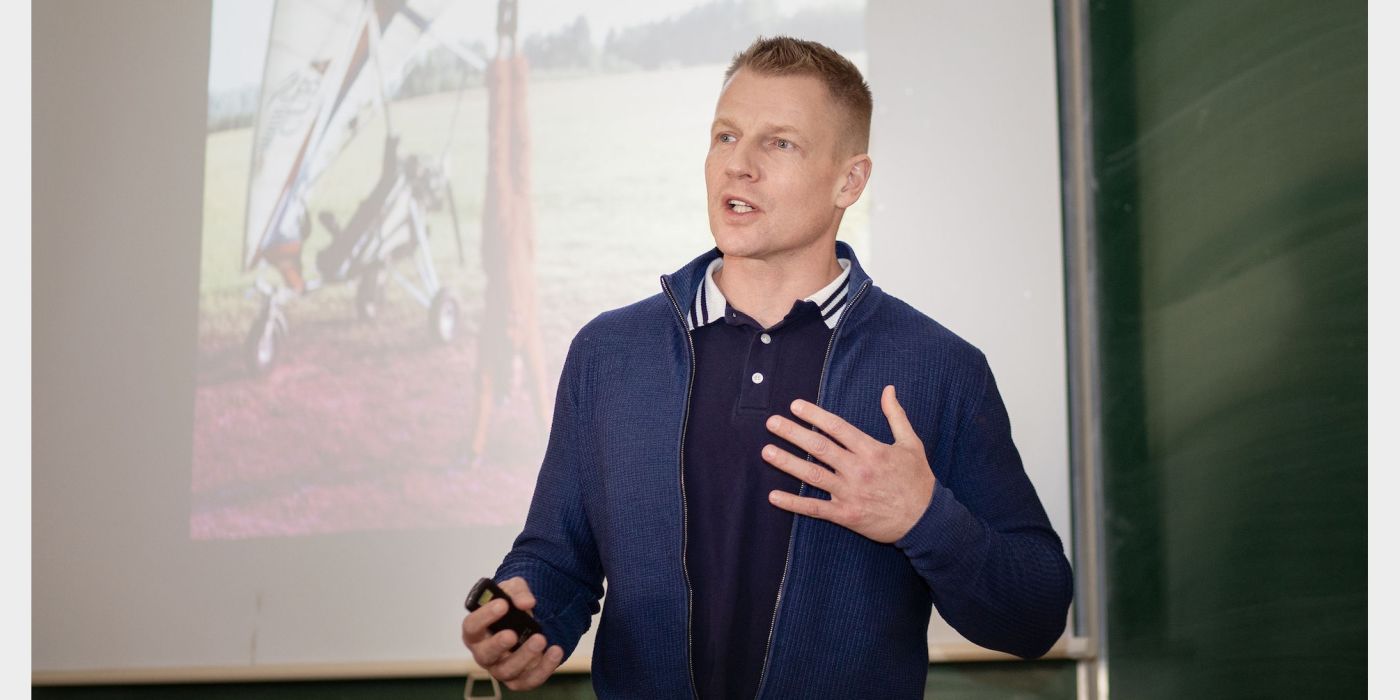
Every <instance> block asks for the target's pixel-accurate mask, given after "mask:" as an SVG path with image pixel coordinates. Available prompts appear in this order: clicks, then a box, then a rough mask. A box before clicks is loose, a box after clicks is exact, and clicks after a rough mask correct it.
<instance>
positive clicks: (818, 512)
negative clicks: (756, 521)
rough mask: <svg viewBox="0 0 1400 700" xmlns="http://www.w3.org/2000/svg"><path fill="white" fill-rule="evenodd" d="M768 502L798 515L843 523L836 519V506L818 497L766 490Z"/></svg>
mask: <svg viewBox="0 0 1400 700" xmlns="http://www.w3.org/2000/svg"><path fill="white" fill-rule="evenodd" d="M768 502H769V503H772V504H773V505H775V506H777V507H779V508H782V509H783V510H786V511H791V512H793V513H796V514H798V515H806V516H810V517H813V518H821V519H822V520H830V521H831V522H833V523H836V524H838V525H841V524H843V523H841V522H840V521H839V520H837V510H836V507H835V506H834V505H832V503H831V501H824V500H822V499H820V498H806V497H803V496H794V495H792V494H790V493H788V492H786V491H770V492H768Z"/></svg>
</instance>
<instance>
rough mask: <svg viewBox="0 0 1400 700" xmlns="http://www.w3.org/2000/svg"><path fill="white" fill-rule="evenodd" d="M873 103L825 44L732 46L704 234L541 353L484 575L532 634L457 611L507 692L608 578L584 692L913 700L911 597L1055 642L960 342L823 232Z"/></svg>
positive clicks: (585, 613)
mask: <svg viewBox="0 0 1400 700" xmlns="http://www.w3.org/2000/svg"><path fill="white" fill-rule="evenodd" d="M870 114H871V98H870V92H869V88H868V87H867V86H866V85H865V83H864V80H863V79H862V78H861V76H860V73H859V72H858V71H857V70H856V68H855V67H854V66H853V65H851V64H850V62H849V61H847V60H845V59H844V58H842V57H841V56H840V55H839V54H836V53H835V52H833V51H831V50H830V49H827V48H826V47H824V46H821V45H819V44H815V43H811V42H805V41H797V40H793V39H788V38H775V39H766V40H765V39H760V40H759V41H757V42H755V43H754V44H753V45H752V46H750V47H749V48H748V49H747V50H745V51H744V52H743V53H741V54H739V55H738V56H737V57H736V58H735V60H734V62H733V64H732V65H731V66H730V68H729V71H728V72H727V73H726V75H725V83H724V87H723V90H722V92H721V94H720V98H719V102H718V105H717V106H716V109H715V119H714V123H713V127H712V130H711V134H710V136H711V139H710V150H709V155H708V157H707V158H706V161H705V180H706V191H707V194H708V209H709V217H710V229H711V232H712V233H713V234H714V237H715V243H716V249H715V250H712V251H711V252H709V253H707V254H705V255H702V256H701V257H699V258H697V259H696V260H695V261H693V262H691V263H690V264H689V265H687V266H685V267H684V268H682V269H680V270H679V271H677V272H675V273H674V274H671V275H666V276H663V277H662V278H661V285H662V293H661V294H658V295H656V296H653V297H651V298H649V299H645V300H643V301H641V302H638V303H636V304H633V305H631V306H628V307H624V308H622V309H617V310H615V311H610V312H608V313H605V314H602V315H601V316H599V317H598V318H596V319H595V320H593V321H592V322H590V323H589V324H588V325H587V326H585V327H584V328H583V329H582V330H581V331H580V332H579V334H578V335H577V336H576V337H575V338H574V341H573V343H572V345H571V346H570V348H569V353H568V356H567V358H566V360H565V363H564V372H563V377H562V379H561V380H560V384H559V392H558V398H557V400H556V405H555V414H554V415H555V417H554V424H553V429H552V432H551V435H550V442H549V448H548V450H547V452H546V455H545V459H544V463H543V465H542V467H541V471H540V477H539V482H538V485H537V487H536V491H535V496H534V500H533V502H532V503H531V506H530V514H529V517H528V519H527V522H526V525H525V530H524V532H522V533H521V535H520V537H519V538H518V539H517V540H516V541H515V545H514V547H513V548H512V550H511V551H510V553H509V554H508V555H507V556H506V558H505V561H504V562H503V563H502V565H501V567H500V569H499V570H498V571H497V573H496V579H497V580H498V581H503V583H502V584H501V585H502V588H504V589H505V590H506V591H507V592H508V593H510V594H511V596H512V597H513V598H514V599H515V601H516V602H517V604H518V605H520V606H521V607H523V608H525V609H528V610H530V611H531V612H532V613H533V614H534V615H535V617H536V619H537V620H538V621H539V623H540V625H541V626H542V627H543V629H544V635H543V636H544V638H543V639H541V638H540V637H539V636H536V637H534V638H532V639H530V640H529V641H528V642H527V643H526V644H525V645H524V646H522V647H521V648H520V649H519V650H516V651H513V652H512V651H509V650H510V649H511V647H512V646H514V644H515V641H516V638H515V635H514V633H512V632H501V633H498V634H495V635H492V634H491V633H490V632H489V630H488V629H487V626H488V625H489V624H490V623H491V622H494V621H495V620H496V619H499V617H500V616H501V615H502V614H503V612H504V602H503V601H498V602H497V603H493V604H491V605H487V606H485V607H483V608H481V609H480V610H478V611H477V612H474V613H472V614H471V615H468V616H467V617H466V619H465V620H463V623H462V633H463V640H464V642H465V643H466V645H467V646H468V648H469V649H470V650H471V652H472V654H473V655H474V656H475V658H476V660H477V662H478V663H480V664H481V665H483V666H484V667H486V668H487V669H488V670H490V672H491V673H492V674H494V675H495V676H496V677H497V678H500V679H503V680H505V681H506V685H507V687H510V688H513V689H525V688H532V687H535V686H537V685H539V684H540V683H542V682H543V681H544V680H545V678H546V677H548V675H549V674H550V673H551V672H552V671H553V670H554V669H555V668H556V667H557V666H558V664H559V663H560V662H561V661H562V659H563V658H564V657H565V656H566V655H567V654H568V653H569V652H570V651H571V650H572V648H573V646H574V645H575V644H576V643H577V641H578V638H579V637H580V635H582V634H583V633H584V631H586V629H587V628H588V626H589V624H590V620H591V616H592V615H593V614H594V613H596V612H597V611H598V600H599V598H600V597H601V596H602V593H603V587H602V583H603V581H604V579H606V580H607V583H608V589H607V595H608V601H607V607H606V609H604V610H603V614H602V618H601V623H600V626H599V629H598V637H597V643H596V646H595V649H594V654H593V667H592V668H593V683H594V688H595V689H596V690H597V692H598V694H599V695H600V696H604V697H606V696H620V697H638V696H651V697H668V698H669V697H690V696H699V697H704V698H709V697H755V696H757V697H774V698H785V697H810V696H823V697H827V696H831V697H836V696H845V695H860V696H872V697H911V696H920V695H922V692H923V686H924V679H925V676H926V674H927V663H928V656H927V647H926V641H925V631H926V628H927V625H928V620H929V614H930V605H931V604H932V605H937V607H938V610H939V612H940V613H941V614H942V615H943V617H944V618H945V619H947V620H948V622H949V623H950V624H952V625H953V627H954V628H956V629H957V630H958V631H959V632H960V633H962V634H963V635H964V636H965V637H967V638H968V639H970V640H972V641H973V642H976V643H978V644H981V645H984V646H987V647H990V648H993V649H999V650H1003V651H1008V652H1010V653H1013V654H1017V655H1019V656H1023V657H1035V656H1040V655H1042V654H1044V653H1045V652H1046V651H1047V650H1048V649H1049V647H1050V646H1051V645H1052V644H1053V643H1054V641H1055V640H1056V639H1057V638H1058V637H1059V636H1060V634H1061V632H1062V631H1063V630H1064V624H1065V617H1066V612H1067V608H1068V605H1069V601H1070V598H1071V594H1072V593H1071V576H1070V570H1069V564H1068V562H1067V561H1066V560H1065V557H1064V554H1063V550H1062V548H1061V544H1060V540H1059V538H1058V537H1057V536H1056V534H1055V532H1054V531H1053V530H1052V529H1051V527H1050V525H1049V522H1048V519H1047V518H1046V516H1045V512H1044V509H1043V508H1042V506H1041V504H1040V501H1039V500H1038V498H1037V497H1036V494H1035V490H1034V488H1033V487H1032V486H1031V484H1030V481H1029V480H1028V479H1027V477H1026V474H1025V471H1024V470H1023V468H1022V466H1021V461H1020V457H1019V455H1018V453H1017V451H1016V448H1015V445H1014V444H1013V443H1012V441H1011V434H1010V425H1009V423H1008V420H1007V415H1006V410H1005V408H1004V406H1003V404H1002V401H1001V398H1000V395H999V393H998V391H997V388H996V384H995V382H994V380H993V379H992V375H991V372H990V370H989V368H988V366H987V363H986V360H985V358H984V356H983V355H982V353H981V352H979V351H978V350H977V349H976V348H974V347H972V346H971V345H969V344H968V343H967V342H965V341H963V340H962V339H960V338H958V337H957V336H955V335H954V334H952V333H951V332H949V331H948V330H947V329H945V328H943V327H942V326H940V325H939V324H937V323H936V322H934V321H933V320H931V319H929V318H928V317H926V316H924V315H922V314H920V313H919V312H918V311H916V310H914V309H913V308H911V307H910V306H908V305H907V304H905V303H903V302H901V301H899V300H898V299H895V298H894V297H892V296H890V295H888V294H885V293H884V292H883V291H881V290H880V288H879V287H876V286H874V285H873V283H872V282H871V280H870V278H869V276H868V275H866V273H865V272H864V271H863V270H861V268H860V265H859V263H858V261H857V260H856V258H855V255H854V254H853V253H852V252H851V249H850V248H849V247H848V246H846V245H845V244H844V243H839V242H837V241H836V233H837V229H838V228H839V226H840V222H841V217H842V214H843V213H844V211H845V209H846V208H848V207H850V206H851V205H852V204H854V203H855V202H856V201H857V200H858V199H859V198H860V195H861V193H862V192H863V191H864V189H865V185H866V183H867V182H868V181H869V178H870V173H871V160H870V157H869V156H868V155H866V151H867V150H868V147H867V144H868V139H869V125H870ZM896 387H897V389H896ZM896 392H897V393H896ZM551 643H552V644H553V646H549V645H550V644H551Z"/></svg>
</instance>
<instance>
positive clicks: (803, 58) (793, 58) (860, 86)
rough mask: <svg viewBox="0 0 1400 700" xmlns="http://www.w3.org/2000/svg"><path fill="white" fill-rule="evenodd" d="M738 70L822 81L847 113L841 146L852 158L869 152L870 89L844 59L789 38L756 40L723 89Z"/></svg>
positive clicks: (735, 62) (731, 69)
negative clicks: (852, 155)
mask: <svg viewBox="0 0 1400 700" xmlns="http://www.w3.org/2000/svg"><path fill="white" fill-rule="evenodd" d="M740 68H747V69H749V70H751V71H753V72H755V73H759V74H761V75H808V76H812V77H814V78H817V79H818V80H820V81H822V84H823V85H826V90H827V92H829V93H830V94H831V98H832V99H833V100H835V102H836V104H837V105H839V106H840V107H841V108H842V109H843V110H844V111H845V112H846V129H845V130H844V133H843V138H842V142H843V143H844V144H846V145H847V146H848V147H850V148H851V153H852V154H857V153H865V152H866V150H868V149H869V148H870V114H871V112H872V111H873V110H874V100H873V98H872V97H871V95H870V85H869V84H867V83H866V82H865V78H864V77H863V76H861V74H860V69H858V68H856V66H855V64H854V63H851V62H850V60H848V59H847V58H846V57H845V56H842V55H841V54H839V53H837V52H835V51H833V50H832V49H831V48H829V47H827V46H824V45H822V44H819V43H817V42H815V41H806V40H804V39H794V38H792V37H789V36H775V37H768V38H764V37H759V38H758V39H756V40H755V41H754V42H753V43H752V44H750V45H749V47H748V48H747V49H744V50H743V51H741V52H739V53H737V54H735V55H734V60H733V61H732V62H730V64H729V70H726V71H725V72H724V84H725V85H728V84H729V79H730V78H733V77H734V74H735V73H738V72H739V69H740Z"/></svg>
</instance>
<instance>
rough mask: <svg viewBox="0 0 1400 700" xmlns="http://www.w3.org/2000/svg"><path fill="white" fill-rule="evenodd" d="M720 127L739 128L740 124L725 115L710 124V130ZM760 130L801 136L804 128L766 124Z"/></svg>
mask: <svg viewBox="0 0 1400 700" xmlns="http://www.w3.org/2000/svg"><path fill="white" fill-rule="evenodd" d="M718 128H725V129H736V128H738V126H737V125H736V124H735V123H734V122H732V121H729V120H728V119H725V118H724V117H720V118H718V119H716V120H715V121H714V123H712V124H710V130H711V131H713V130H715V129H718ZM759 131H762V132H766V133H770V134H771V133H777V132H786V133H789V134H797V135H799V136H800V135H801V134H802V130H801V129H798V128H797V127H795V126H792V125H791V124H764V125H763V126H762V127H760V128H759Z"/></svg>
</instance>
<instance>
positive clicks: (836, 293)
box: [686, 257, 851, 331]
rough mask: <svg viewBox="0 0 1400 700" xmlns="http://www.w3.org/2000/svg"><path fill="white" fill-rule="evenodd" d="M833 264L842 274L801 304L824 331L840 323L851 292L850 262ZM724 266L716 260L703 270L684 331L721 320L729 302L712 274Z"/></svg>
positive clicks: (843, 261) (845, 260) (838, 261)
mask: <svg viewBox="0 0 1400 700" xmlns="http://www.w3.org/2000/svg"><path fill="white" fill-rule="evenodd" d="M836 262H837V263H839V264H840V265H841V274H839V275H837V276H836V279H834V280H832V281H831V283H830V284H828V285H826V286H825V287H822V288H821V289H819V290H817V291H816V293H814V294H812V295H811V296H809V297H807V298H805V299H803V300H802V301H810V302H812V303H814V304H816V305H817V307H818V308H820V309H821V314H822V321H823V322H824V323H825V324H826V327H827V328H835V327H836V322H837V321H839V320H840V319H841V312H842V311H843V310H845V308H846V298H847V296H848V294H849V292H850V281H851V261H850V260H848V259H846V258H838V259H837V260H836ZM723 266H724V258H723V257H719V258H715V259H714V260H711V261H710V264H709V266H708V267H706V268H705V280H704V283H703V284H701V285H700V289H699V290H698V291H697V292H696V294H695V300H694V301H693V302H692V303H691V308H690V313H689V314H687V315H686V328H687V330H692V331H693V330H695V329H696V328H700V327H702V326H706V325H709V324H711V323H714V322H715V321H718V320H720V319H722V318H724V310H725V307H726V304H728V302H727V301H726V300H725V298H724V293H723V292H721V291H720V290H719V285H718V284H715V270H718V269H719V268H721V267H723Z"/></svg>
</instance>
